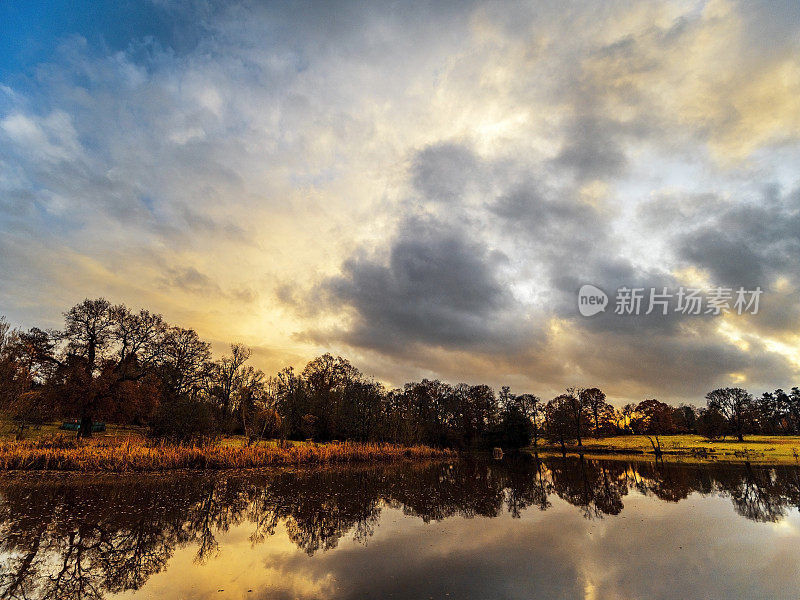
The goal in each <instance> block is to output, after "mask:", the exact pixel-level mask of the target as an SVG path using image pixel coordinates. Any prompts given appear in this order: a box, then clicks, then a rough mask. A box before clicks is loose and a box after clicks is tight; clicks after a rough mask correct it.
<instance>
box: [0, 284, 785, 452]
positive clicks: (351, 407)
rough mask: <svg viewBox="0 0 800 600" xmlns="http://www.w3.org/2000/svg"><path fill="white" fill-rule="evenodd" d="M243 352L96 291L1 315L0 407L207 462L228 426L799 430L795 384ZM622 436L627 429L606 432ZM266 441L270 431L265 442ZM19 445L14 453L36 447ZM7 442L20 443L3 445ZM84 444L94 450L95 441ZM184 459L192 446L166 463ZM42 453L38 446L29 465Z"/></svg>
mask: <svg viewBox="0 0 800 600" xmlns="http://www.w3.org/2000/svg"><path fill="white" fill-rule="evenodd" d="M250 354H251V352H250V350H249V349H248V348H247V347H245V346H243V345H241V344H233V345H231V347H230V353H228V354H226V355H224V356H221V357H217V358H215V357H213V356H212V353H211V347H210V344H209V343H207V342H205V341H203V340H202V339H200V337H199V336H198V335H197V333H196V332H195V331H193V330H191V329H185V328H182V327H178V326H173V325H170V324H168V323H167V322H165V321H164V319H163V318H162V317H161V316H160V315H157V314H154V313H151V312H149V311H146V310H140V311H138V312H136V311H132V310H131V309H129V308H128V307H126V306H124V305H113V304H111V303H110V302H108V301H106V300H104V299H102V298H100V299H96V300H88V299H87V300H85V301H83V302H81V303H80V304H78V305H76V306H74V307H72V308H71V309H69V310H68V311H66V312H65V313H64V325H63V327H62V328H61V329H57V330H47V331H45V330H42V329H38V328H32V329H29V330H27V331H23V330H16V329H12V328H11V327H10V326H9V325H8V323H7V322H6V321H5V320H4V319H2V318H0V419H4V420H5V421H6V422H10V423H13V431H14V437H15V438H16V439H18V440H24V439H25V438H30V437H35V434H36V432H37V428H40V429H41V428H46V427H47V426H46V425H44V424H45V423H48V422H52V421H62V420H72V421H73V422H75V423H76V425H75V428H76V429H77V432H76V435H75V436H74V437H75V438H77V439H78V440H88V439H91V438H93V437H95V438H96V437H98V434H97V433H94V435H93V430H94V429H97V428H98V421H102V422H105V423H107V424H108V430H109V432H111V433H113V432H114V431H119V430H120V428H121V427H122V428H128V431H129V432H130V431H134V430H135V431H137V432H142V433H143V436H144V437H146V438H147V440H148V441H147V443H143V444H141V445H139V446H136V449H135V451H134V450H130V452H139V448H140V447H141V448H143V449H145V450H146V451H147V452H150V450H151V449H152V448H162V451H163V452H167V450H165V449H166V448H192V447H199V448H203V450H202V452H205V453H206V454H207V455H208V456H209V457H211V458H209V460H208V461H207V463H208V464H216V462H215V461H217V460H221V461H222V462H224V460H222V459H218V458H217V454H215V453H216V452H217V450H210V449H209V448H213V447H219V448H222V449H225V448H230V446H231V444H230V443H229V442H230V440H233V439H235V440H239V441H240V442H241V445H243V446H245V447H248V448H249V447H254V448H256V450H253V451H252V452H253V456H256V455H258V453H260V452H263V453H266V454H265V457H264V458H263V460H264V461H266V462H268V463H270V461H275V460H283V459H279V458H277V454H276V457H272V455H271V454H269V453H270V452H273V450H266V448H271V447H275V448H278V449H280V451H281V452H286V451H287V449H288V450H291V452H299V451H296V450H293V449H292V448H294V446H293V445H290V444H288V442H290V441H302V442H309V443H310V445H309V447H310V448H317V449H316V450H313V451H310V450H309V452H310V453H311V456H314V457H318V456H319V455H320V453H322V454H324V453H325V452H332V453H333V452H334V450H325V451H324V452H323V451H322V450H319V449H318V448H319V447H318V446H316V445H314V444H316V443H320V442H322V443H326V442H331V448H336V449H337V450H336V451H335V452H343V450H342V449H341V448H342V445H341V444H338V443H334V442H338V441H347V442H349V443H348V444H347V445H345V446H346V447H347V448H351V449H353V450H352V452H355V448H356V446H355V445H354V443H355V442H359V443H362V444H369V445H372V446H369V447H375V445H376V444H378V445H381V446H380V447H385V448H389V446H383V445H384V444H391V445H392V446H391V448H396V447H400V446H403V447H416V446H430V447H437V448H450V449H455V450H466V449H476V448H477V449H480V448H492V447H497V446H500V447H503V448H507V449H515V448H521V447H525V446H528V445H532V447H533V448H536V449H539V448H543V449H552V448H557V449H559V450H560V451H561V452H562V453H566V452H568V451H571V449H573V448H575V449H577V450H584V449H586V448H587V447H589V446H591V447H593V448H595V449H598V450H599V449H600V448H601V447H602V449H603V450H602V451H605V452H616V451H620V452H623V451H630V450H631V448H632V447H633V446H635V447H636V448H635V449H636V450H641V448H640V447H639V446H641V445H643V444H642V443H640V442H641V441H642V440H646V443H647V447H648V448H649V450H648V451H649V452H651V453H653V454H655V455H657V456H661V455H663V454H664V453H668V452H673V451H674V450H675V448H676V442H675V439H672V438H671V436H676V435H686V434H697V435H700V436H703V437H704V438H705V439H707V440H718V439H725V438H726V437H728V436H732V437H733V438H735V439H737V440H738V442H739V443H740V444H746V440H745V436H752V435H755V434H757V435H783V436H786V435H797V434H799V433H800V389H798V388H796V387H795V388H792V389H791V391H789V392H784V391H783V390H780V389H779V390H776V391H774V392H766V393H764V394H762V395H761V396H760V397H754V396H752V395H751V394H750V393H749V392H748V391H747V390H744V389H742V388H720V389H716V390H713V391H711V392H708V394H706V396H705V398H704V400H705V406H703V407H701V408H697V407H695V406H692V405H681V406H678V407H675V406H671V405H669V404H666V403H664V402H661V401H659V400H657V399H653V398H647V399H644V400H642V401H641V402H639V403H632V404H626V405H625V406H622V407H615V406H613V405H612V404H611V403H609V402H608V401H607V398H606V394H605V393H604V392H603V391H602V390H600V389H599V388H597V387H586V388H576V387H573V388H568V389H567V390H565V392H564V393H562V394H559V395H557V396H556V397H555V398H552V399H551V400H549V401H545V400H543V399H541V398H540V397H538V396H536V395H534V394H530V393H523V394H516V393H512V391H511V390H510V389H509V388H508V387H502V388H501V389H500V390H499V392H496V391H495V390H493V389H492V388H491V387H489V386H488V385H482V384H476V385H471V384H466V383H460V384H456V385H451V384H448V383H445V382H442V381H439V380H429V379H423V380H422V381H416V382H411V383H407V384H405V385H404V386H403V387H402V388H397V389H386V388H385V387H384V386H383V385H382V384H381V383H380V382H378V381H376V380H374V379H373V378H371V377H368V376H366V375H364V374H363V373H361V372H360V371H359V370H358V369H357V368H356V367H354V366H353V365H352V364H351V363H350V362H349V361H347V360H346V359H344V358H342V357H334V356H332V355H331V354H324V355H322V356H319V357H317V358H315V359H313V360H312V361H310V362H309V363H308V364H307V365H306V366H305V368H304V369H302V370H301V371H295V370H294V369H293V368H292V367H287V368H285V369H282V370H281V371H279V372H278V373H276V374H275V375H272V376H268V375H267V374H265V373H264V372H262V371H261V370H259V369H257V368H255V367H254V366H252V365H251V364H250ZM620 436H623V437H622V438H621V437H620ZM625 436H627V437H630V438H631V439H630V440H626V441H625V443H622V442H621V441H617V442H612V441H610V440H622V439H624V437H625ZM633 436H644V437H640V438H634V437H633ZM103 437H105V434H103ZM128 437H130V436H128ZM604 439H607V440H609V441H608V442H606V441H602V440H604ZM670 439H672V441H670ZM268 440H276V441H275V442H274V446H273V443H272V442H271V443H270V444H266V443H265V442H266V441H268ZM590 440H591V441H590ZM111 445H112V444H111V441H110V440H108V439H107V440H106V446H105V448H106V450H104V452H111V453H112V454H113V453H120V452H123V451H122V450H113V452H112V451H111V450H109V449H108V448H111ZM695 446H696V444H695V445H694V446H692V447H693V448H694V447H695ZM798 446H800V444H798ZM364 447H365V448H366V447H367V446H364ZM781 447H783V446H781ZM19 448H20V450H19V452H20V453H24V452H23V450H25V451H30V452H33V451H34V450H36V448H35V447H34V446H30V447H29V446H24V445H21V446H19ZM98 448H99V447H98ZM259 448H261V449H259ZM695 449H697V448H695ZM51 450H52V449H51ZM66 450H70V451H72V449H65V451H66ZM74 450H75V452H78V449H77V447H76V448H75V449H74ZM36 451H37V452H38V450H36ZM127 451H128V450H126V452H127ZM143 451H144V450H143ZM227 451H228V450H225V452H227ZM5 452H6V453H7V455H8V456H15V455H14V452H13V451H12V447H11V446H9V447H7V448H6V450H5ZM86 452H87V453H88V454H91V453H93V452H100V451H99V450H97V449H95V448H94V447H93V448H91V449H87V451H86ZM147 452H145V454H147ZM174 452H175V453H176V456H177V455H180V456H184V455H185V456H187V457H188V456H198V455H197V454H192V453H191V452H189V451H188V450H186V451H184V450H175V451H174ZM196 452H201V450H197V451H196ZM219 452H223V450H219ZM348 452H350V451H349V450H348ZM359 452H360V451H359ZM385 452H387V453H389V454H391V453H394V452H400V451H399V450H385ZM697 453H698V454H699V451H698V452H697ZM45 454H46V453H43V454H42V455H43V456H44V455H45ZM345 454H346V453H345ZM267 455H269V457H267ZM365 455H368V456H372V455H374V452H373V451H369V452H366V454H365ZM47 456H50V455H47ZM137 456H138V455H137ZM64 460H65V461H66V459H64ZM70 460H73V459H70ZM75 460H77V459H75ZM94 460H95V459H87V462H88V463H90V464H91V463H92V461H94ZM97 460H98V461H99V462H102V460H101V459H97ZM103 460H104V459H103ZM137 460H138V459H137ZM259 460H261V459H259ZM259 460H257V459H255V458H247V455H246V454H242V457H237V458H236V459H235V460H234V459H231V461H232V462H234V463H235V462H236V461H241V462H242V463H243V464H251V463H257V462H259ZM285 460H286V462H292V461H293V460H294V459H293V458H288V459H285ZM309 460H311V459H309ZM313 460H318V458H314V459H313ZM120 461H121V462H122V463H124V460H123V459H120ZM193 461H201V459H199V458H197V459H195V458H191V459H189V458H185V459H183V458H182V459H175V460H174V463H175V464H184V463H193ZM40 462H41V461H40V459H39V458H36V459H35V460H32V461H30V464H40ZM165 462H166V463H169V462H170V461H169V460H167V459H165ZM201 462H202V461H201ZM22 463H23V461H22V459H21V458H9V459H8V461H7V462H6V463H0V464H22ZM26 464H27V463H26ZM65 464H66V462H65ZM104 464H105V463H104ZM270 464H271V463H270Z"/></svg>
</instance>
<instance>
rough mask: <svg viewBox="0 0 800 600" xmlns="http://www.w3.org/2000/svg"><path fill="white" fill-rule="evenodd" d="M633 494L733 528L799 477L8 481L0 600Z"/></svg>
mask: <svg viewBox="0 0 800 600" xmlns="http://www.w3.org/2000/svg"><path fill="white" fill-rule="evenodd" d="M632 492H635V493H637V496H638V495H639V494H640V495H644V496H645V497H649V498H656V499H658V500H660V501H664V502H667V503H678V502H680V501H681V500H683V499H686V498H688V497H689V496H690V495H691V494H692V493H694V492H697V493H699V494H700V495H701V496H703V497H717V496H723V497H725V498H726V499H728V500H729V501H730V502H731V503H732V504H733V507H734V509H735V512H736V513H737V514H739V515H741V516H742V517H746V518H747V519H749V520H751V521H756V522H768V523H778V522H780V521H781V520H782V519H783V518H784V517H785V516H786V515H787V511H788V510H790V509H791V508H796V507H800V470H799V469H798V467H795V466H781V467H769V468H766V467H756V466H751V465H746V464H745V465H714V466H710V465H675V464H656V463H641V462H639V463H628V462H621V461H594V460H583V459H579V458H560V457H559V458H552V459H545V460H542V461H538V460H536V459H533V458H529V457H528V458H526V457H511V458H508V457H507V458H506V459H504V460H503V462H502V463H486V462H480V461H472V460H463V461H457V462H453V463H426V464H404V465H391V466H371V467H364V466H362V467H349V468H335V469H324V470H297V471H282V472H257V473H246V474H242V473H239V474H233V473H219V474H209V475H197V474H189V473H182V474H171V475H146V476H115V475H103V476H93V477H90V478H85V477H84V478H81V477H76V476H65V475H45V476H41V475H40V476H33V475H7V476H4V477H2V478H0V552H1V553H2V556H1V557H0V558H2V564H1V565H0V598H4V599H5V598H8V599H11V598H20V599H22V598H25V599H28V598H30V599H34V598H36V599H39V598H41V599H44V598H52V599H57V600H63V599H71V598H81V599H82V598H98V599H99V598H103V597H105V596H107V595H109V594H113V593H117V592H122V591H125V590H138V589H140V588H142V586H143V585H144V584H145V583H146V582H147V581H148V579H150V578H151V576H153V575H154V574H156V573H159V572H161V571H164V570H165V569H168V568H170V566H169V563H170V560H171V558H172V556H173V554H174V552H175V551H176V549H179V548H180V549H184V548H191V549H192V552H193V554H194V560H195V562H196V563H200V564H202V563H204V562H205V561H207V560H209V558H211V557H214V556H216V555H217V554H218V553H219V551H220V541H219V540H220V539H221V538H222V537H224V535H225V533H226V532H228V531H229V530H231V529H232V528H234V527H235V528H239V527H245V529H246V531H247V532H248V536H249V543H250V544H251V546H253V547H256V546H258V545H260V544H262V543H265V542H266V541H268V540H269V539H270V538H273V536H275V537H277V536H278V535H281V536H282V535H284V532H285V535H286V536H288V539H289V540H291V542H292V544H293V545H295V546H296V547H297V548H299V549H302V551H303V552H305V553H306V554H307V555H308V556H315V555H318V554H320V553H322V554H324V553H323V552H322V551H325V550H331V549H333V548H336V547H337V545H338V544H339V542H340V540H341V539H342V538H344V537H345V536H347V537H348V539H354V540H356V541H358V542H362V543H363V542H366V541H367V540H369V539H370V538H371V536H373V534H374V533H375V532H376V528H377V527H378V524H379V521H380V517H381V514H382V512H383V511H386V510H389V511H391V510H392V509H397V510H399V511H402V514H404V515H405V516H406V520H407V521H408V522H409V523H410V522H416V523H421V522H424V523H431V522H439V521H442V520H444V519H447V518H448V517H453V516H458V517H466V518H473V517H486V518H494V517H499V516H503V515H505V516H506V517H508V518H511V519H520V518H521V517H523V516H525V515H526V513H529V512H531V511H533V512H537V511H548V509H550V508H551V507H553V506H554V504H555V503H560V501H565V502H566V503H568V504H569V505H572V506H573V507H576V508H577V511H579V512H580V514H582V516H583V517H585V518H586V519H587V520H588V521H596V520H600V519H603V518H604V517H605V516H606V515H620V514H621V513H623V511H625V502H626V496H628V495H629V494H631V493H632ZM726 501H727V500H726ZM560 504H563V502H561V503H560ZM576 508H572V509H571V510H572V511H573V512H575V510H576ZM507 529H508V532H509V535H511V534H513V528H510V527H508V528H507ZM583 533H586V532H583ZM565 535H566V534H565ZM487 547H488V546H487ZM443 565H448V566H447V567H446V568H448V569H450V568H453V569H456V568H457V567H456V566H455V565H453V564H452V563H447V562H445V563H443ZM443 568H445V567H443ZM551 568H555V567H551ZM465 576H466V575H465ZM565 577H566V575H565ZM215 591H216V590H215ZM425 591H426V593H427V591H430V590H429V589H428V588H426V590H425ZM561 591H562V592H563V589H562V590H561Z"/></svg>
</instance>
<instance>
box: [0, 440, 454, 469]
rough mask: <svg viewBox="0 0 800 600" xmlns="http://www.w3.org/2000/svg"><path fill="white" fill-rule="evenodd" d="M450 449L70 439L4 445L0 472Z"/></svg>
mask: <svg viewBox="0 0 800 600" xmlns="http://www.w3.org/2000/svg"><path fill="white" fill-rule="evenodd" d="M450 455H451V452H450V451H448V450H439V449H435V448H430V447H428V446H398V445H395V444H386V443H351V442H346V443H341V444H297V445H292V446H287V447H278V446H244V447H231V446H224V445H205V446H176V445H172V444H148V443H146V442H144V441H139V440H127V441H124V442H107V441H93V440H92V441H86V442H83V443H79V442H77V441H74V440H70V439H66V440H65V439H58V438H57V439H56V440H43V441H33V442H0V470H47V471H83V472H87V471H114V472H131V471H164V470H170V469H247V468H257V467H271V466H283V465H301V464H305V465H308V464H340V463H355V462H378V461H396V460H420V459H428V458H437V457H447V456H450Z"/></svg>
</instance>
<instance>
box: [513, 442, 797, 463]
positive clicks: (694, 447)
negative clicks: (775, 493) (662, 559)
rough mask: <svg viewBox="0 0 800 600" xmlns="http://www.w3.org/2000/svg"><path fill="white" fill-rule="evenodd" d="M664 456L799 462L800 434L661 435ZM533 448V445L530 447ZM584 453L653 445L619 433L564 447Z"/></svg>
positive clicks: (543, 448) (548, 448)
mask: <svg viewBox="0 0 800 600" xmlns="http://www.w3.org/2000/svg"><path fill="white" fill-rule="evenodd" d="M660 440H661V449H662V452H663V457H664V459H666V460H676V461H681V462H697V461H701V462H702V461H720V460H722V461H736V462H745V461H748V462H754V463H773V464H789V463H791V464H795V463H797V462H800V436H796V435H746V436H745V438H744V441H743V442H739V441H738V440H736V439H735V438H726V439H724V440H716V441H713V442H710V441H708V440H706V439H705V438H704V437H702V436H699V435H665V436H660ZM529 450H533V448H529ZM538 451H539V452H540V453H545V454H556V453H557V454H560V453H561V447H560V446H559V445H540V446H539V447H538ZM579 452H583V453H584V454H585V455H587V456H603V457H606V458H608V457H613V456H615V455H618V456H624V457H627V458H630V457H631V456H635V455H640V456H647V455H649V456H651V457H652V456H653V454H654V453H653V447H652V446H651V444H650V440H648V438H647V436H644V435H620V436H613V437H607V438H597V439H594V438H588V439H586V440H583V447H582V448H580V447H578V446H576V445H570V446H567V453H568V454H577V453H579Z"/></svg>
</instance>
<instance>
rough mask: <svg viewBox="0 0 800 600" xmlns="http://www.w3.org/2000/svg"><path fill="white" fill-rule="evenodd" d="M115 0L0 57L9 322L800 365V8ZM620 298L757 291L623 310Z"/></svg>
mask: <svg viewBox="0 0 800 600" xmlns="http://www.w3.org/2000/svg"><path fill="white" fill-rule="evenodd" d="M3 10H10V9H0V17H2V16H3V14H2V11H3ZM104 10H106V11H107V14H106V15H105V17H106V18H104V19H103V25H102V26H100V24H99V22H93V21H92V20H91V19H76V20H75V21H74V22H72V24H70V25H69V26H68V25H65V24H53V25H52V26H48V27H44V26H42V27H39V29H38V31H39V34H38V36H39V37H38V39H37V40H32V39H31V37H30V34H28V33H26V30H23V29H24V28H23V29H20V30H16V29H13V27H11V26H8V29H9V31H3V32H2V33H3V34H4V35H3V36H0V37H3V38H4V39H7V40H9V42H8V43H9V44H11V45H12V46H14V47H19V48H25V49H26V50H24V51H22V50H20V51H16V50H15V51H14V52H9V53H8V54H7V57H6V58H2V57H0V211H1V212H0V270H1V271H2V273H3V279H2V282H0V313H3V314H6V315H7V316H8V317H10V318H11V319H12V320H13V321H14V322H16V323H19V324H21V325H24V326H32V325H43V326H51V325H56V324H57V323H58V321H59V319H60V313H61V311H62V310H64V309H65V308H67V307H68V306H69V305H71V304H72V303H74V302H76V301H79V300H81V299H82V298H83V297H85V296H99V295H105V296H107V297H109V298H110V299H112V300H114V301H124V302H126V303H129V304H131V305H134V306H142V305H143V306H147V307H148V308H151V309H153V310H156V311H159V312H163V313H164V314H165V316H166V317H167V318H168V319H170V320H172V321H177V322H180V323H182V324H184V325H187V326H193V327H196V328H198V330H199V331H200V332H201V334H203V335H204V336H206V337H208V338H209V339H212V340H214V341H215V343H217V344H221V343H222V342H223V341H226V340H241V341H244V342H247V343H249V344H251V345H253V346H254V347H256V348H257V352H256V353H255V355H256V358H257V359H258V360H260V361H261V364H262V366H264V367H265V368H268V369H273V368H275V367H277V366H279V365H280V364H281V363H282V362H286V363H294V364H301V363H302V362H303V361H305V360H308V359H309V358H311V357H313V356H314V355H315V354H317V353H319V352H322V351H328V350H330V351H334V352H341V353H344V354H347V355H348V356H350V357H351V358H352V359H353V360H354V362H355V363H356V364H357V365H358V366H360V367H361V368H363V369H364V370H365V371H367V372H368V373H370V374H374V375H375V376H376V377H379V378H380V379H382V380H384V381H386V382H387V383H389V384H400V383H402V382H403V381H405V380H407V379H409V378H412V377H418V376H435V377H443V378H447V379H459V380H468V381H486V382H488V383H491V384H493V385H500V384H504V383H509V384H511V385H513V386H515V388H516V389H517V390H518V391H534V392H538V393H541V394H543V395H546V394H549V393H551V392H552V393H555V392H556V391H558V390H559V389H561V388H563V387H564V386H566V385H569V384H579V385H580V384H586V385H589V384H597V385H602V386H603V387H604V388H606V390H607V391H608V393H609V395H610V397H611V398H612V399H613V400H614V401H617V402H623V401H626V400H640V399H641V398H642V397H643V396H645V395H646V396H655V397H660V398H663V399H666V400H670V401H682V400H691V401H695V402H697V401H699V400H700V399H701V398H702V396H703V394H704V393H705V392H706V391H707V388H708V387H710V386H716V385H725V384H730V383H741V384H743V385H747V386H750V387H752V388H753V391H756V392H758V391H762V390H761V388H762V387H763V388H766V387H775V386H783V387H787V386H790V385H794V384H797V383H800V380H798V377H800V351H798V350H797V348H798V347H800V334H798V333H796V332H798V331H800V303H798V302H797V297H798V296H797V294H798V293H799V292H800V262H799V261H800V258H798V257H800V214H799V211H800V194H799V193H798V191H797V190H798V189H800V180H798V176H797V171H796V165H797V164H798V160H799V159H800V60H798V56H800V53H799V52H798V51H800V39H798V37H797V31H798V27H800V12H798V9H797V7H796V6H795V5H794V4H793V3H790V2H735V1H727V0H710V1H708V2H680V3H676V2H670V3H666V2H664V3H662V2H651V3H642V4H637V5H633V6H632V5H631V4H630V3H628V2H614V1H612V2H602V3H596V4H594V5H587V4H585V3H570V2H568V3H566V4H563V3H562V4H552V3H534V4H529V5H518V4H515V3H505V2H501V3H493V4H485V3H474V4H472V3H461V2H458V3H456V2H453V3H436V4H435V5H432V4H429V3H414V2H412V3H406V4H403V5H402V6H397V5H395V4H391V3H382V2H377V3H371V4H369V5H364V4H363V3H358V2H334V3H304V2H298V3H292V4H289V5H281V4H270V3H250V2H242V3H237V2H197V3H183V2H170V1H167V2H164V1H158V2H152V3H145V4H142V5H141V6H140V7H138V8H136V9H135V10H136V15H135V16H136V18H127V17H128V16H129V15H126V14H124V12H123V8H120V7H113V6H109V7H107V8H106V9H104ZM17 22H18V20H16V19H5V20H4V19H1V18H0V23H17ZM0 27H3V25H0ZM34 42H35V43H34ZM584 283H591V284H594V285H597V286H599V287H600V288H601V289H603V290H605V291H606V292H607V293H609V294H610V295H611V296H612V297H611V299H610V301H611V304H610V305H609V307H608V309H607V310H606V312H604V313H601V314H598V315H596V316H594V317H591V318H585V317H581V316H580V315H579V314H578V311H577V305H576V302H577V290H578V289H579V288H580V286H581V285H583V284H584ZM623 286H627V287H641V288H645V289H647V290H649V289H650V288H656V289H658V290H661V289H663V288H664V287H667V288H671V289H673V290H674V289H675V288H678V287H680V286H684V287H701V288H708V287H711V286H727V287H731V288H739V287H745V288H748V289H752V288H754V287H756V286H759V287H761V289H762V290H763V292H764V293H763V296H762V298H761V309H760V311H759V314H757V315H742V316H738V315H727V316H714V315H684V314H680V313H677V312H674V311H671V312H670V313H669V314H668V315H657V314H650V315H639V316H623V315H616V314H614V308H615V306H614V297H613V294H614V292H615V291H616V290H617V289H618V288H620V287H623Z"/></svg>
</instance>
